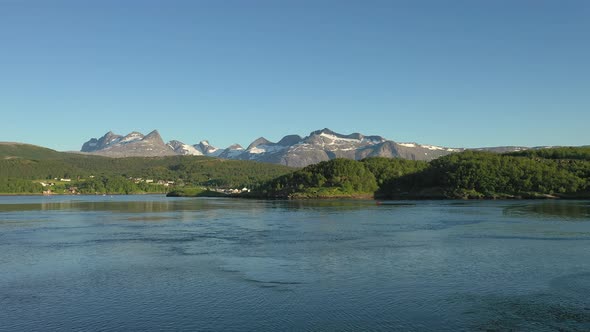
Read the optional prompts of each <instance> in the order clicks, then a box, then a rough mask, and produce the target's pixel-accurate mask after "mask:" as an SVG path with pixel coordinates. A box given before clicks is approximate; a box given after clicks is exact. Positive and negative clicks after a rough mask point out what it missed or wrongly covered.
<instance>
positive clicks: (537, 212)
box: [504, 201, 590, 222]
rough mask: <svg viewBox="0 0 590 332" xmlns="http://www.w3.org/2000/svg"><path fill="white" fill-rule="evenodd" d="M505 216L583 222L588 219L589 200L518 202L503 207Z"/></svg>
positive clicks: (589, 216) (589, 218)
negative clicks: (552, 218) (553, 218)
mask: <svg viewBox="0 0 590 332" xmlns="http://www.w3.org/2000/svg"><path fill="white" fill-rule="evenodd" d="M504 214H505V215H507V216H519V217H523V216H531V217H542V218H551V217H558V219H557V220H563V221H576V222H584V221H590V202H588V201H534V202H527V203H526V204H523V203H519V204H516V205H511V206H508V207H506V208H505V209H504Z"/></svg>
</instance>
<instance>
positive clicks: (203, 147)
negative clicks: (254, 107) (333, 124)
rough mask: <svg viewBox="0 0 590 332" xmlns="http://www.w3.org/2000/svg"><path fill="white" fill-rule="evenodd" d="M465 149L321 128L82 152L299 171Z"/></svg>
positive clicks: (97, 143) (99, 142) (93, 145)
mask: <svg viewBox="0 0 590 332" xmlns="http://www.w3.org/2000/svg"><path fill="white" fill-rule="evenodd" d="M523 149H527V148H525V147H492V148H481V149H476V150H486V151H492V152H508V151H520V150H523ZM464 150H465V149H463V148H448V147H442V146H436V145H423V144H418V143H397V142H394V141H391V140H387V139H385V138H383V137H381V136H365V135H362V134H359V133H354V134H350V135H342V134H338V133H336V132H333V131H331V130H330V129H327V128H325V129H322V130H316V131H314V132H312V133H310V134H309V135H308V136H306V137H301V136H299V135H288V136H285V137H283V138H282V139H281V140H280V141H279V142H276V143H274V142H271V141H269V140H267V139H266V138H264V137H260V138H258V139H256V140H254V142H252V143H250V144H249V145H248V147H247V148H245V149H244V148H243V147H242V146H241V145H239V144H234V145H232V146H230V147H228V148H225V149H222V148H217V147H215V146H213V145H211V144H210V143H209V142H208V141H205V140H203V141H201V142H199V143H198V144H194V145H189V144H185V143H183V142H180V141H176V140H173V141H170V142H168V143H167V144H165V143H164V142H163V141H162V138H161V137H160V135H159V134H158V132H157V131H156V130H154V131H152V132H151V133H150V134H148V135H146V136H143V135H142V134H141V133H138V132H132V133H130V134H128V135H127V136H121V135H116V134H114V133H113V132H110V131H109V132H108V133H106V134H105V135H104V136H102V137H101V138H99V139H96V138H93V139H91V140H89V141H88V142H86V143H84V145H83V146H82V150H81V151H82V152H88V153H94V154H100V155H105V156H111V157H128V156H166V155H197V156H200V155H203V156H209V157H218V158H225V159H239V160H255V161H260V162H268V163H275V164H283V165H287V166H294V167H303V166H307V165H310V164H315V163H318V162H320V161H325V160H330V159H334V158H349V159H357V160H358V159H363V158H367V157H388V158H403V159H413V160H432V159H436V158H438V157H441V156H444V155H447V154H450V153H454V152H460V151H464Z"/></svg>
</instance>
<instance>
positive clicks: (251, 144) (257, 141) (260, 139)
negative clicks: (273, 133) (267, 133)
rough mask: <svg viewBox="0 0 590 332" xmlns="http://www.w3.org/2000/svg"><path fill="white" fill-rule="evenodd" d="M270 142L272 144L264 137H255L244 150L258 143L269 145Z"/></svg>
mask: <svg viewBox="0 0 590 332" xmlns="http://www.w3.org/2000/svg"><path fill="white" fill-rule="evenodd" d="M271 144H274V143H273V142H271V141H269V140H267V139H266V138H264V137H259V138H257V139H255V140H254V142H252V143H250V145H248V148H246V150H250V149H253V148H255V147H257V146H259V145H271Z"/></svg>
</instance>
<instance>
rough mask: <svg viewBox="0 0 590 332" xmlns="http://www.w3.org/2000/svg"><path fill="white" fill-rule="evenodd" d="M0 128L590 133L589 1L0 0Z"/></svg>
mask: <svg viewBox="0 0 590 332" xmlns="http://www.w3.org/2000/svg"><path fill="white" fill-rule="evenodd" d="M0 112H1V119H2V120H1V121H2V122H1V123H2V129H1V131H0V141H19V142H27V143H32V144H38V145H43V146H47V147H50V148H54V149H57V150H78V149H80V147H81V145H82V143H83V142H84V141H86V140H88V139H89V138H91V137H100V136H102V135H103V134H104V133H106V132H107V131H109V130H112V131H114V132H116V133H119V134H127V133H129V132H131V131H134V130H137V131H141V132H143V133H144V134H147V132H149V131H150V130H152V129H158V130H159V131H160V134H161V135H162V137H163V138H164V140H172V139H178V140H181V141H184V142H185V143H191V144H193V143H197V142H198V141H199V140H202V139H208V140H210V142H211V143H212V144H213V145H216V146H221V147H224V146H227V145H230V144H232V143H240V144H242V145H247V144H249V143H250V142H251V141H252V140H254V139H256V138H257V137H258V136H261V135H262V136H265V137H266V138H268V139H270V140H274V141H277V140H279V139H280V138H281V137H282V136H283V135H286V134H300V135H307V134H308V133H309V132H310V131H312V130H316V129H321V128H324V127H328V128H330V129H332V130H334V131H337V132H341V133H352V132H361V133H364V134H376V135H381V136H384V137H386V138H388V139H392V140H395V141H415V142H419V143H428V144H437V145H444V146H466V147H476V146H496V145H525V146H535V145H585V144H590V1H587V0H579V1H569V0H555V1H543V0H529V1H524V0H523V1H520V0H494V1H487V0H481V1H479V0H476V1H473V0H465V1H455V0H445V1H440V0H432V1H420V0H407V1H395V0H385V1H370V0H359V1H342V0H337V1H321V0H310V1H301V0H297V1H295V0H294V1H287V0H278V1H274V0H269V1H256V0H252V1H250V0H248V1H246V0H244V1H237V0H236V1H223V0H211V1H199V0H187V1H168V0H167V1H164V0H162V1H149V0H137V1H133V0H125V1H120V0H96V1H84V0H71V1H61V0H51V1H47V0H38V1H27V0H0Z"/></svg>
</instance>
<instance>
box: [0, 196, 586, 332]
mask: <svg viewBox="0 0 590 332" xmlns="http://www.w3.org/2000/svg"><path fill="white" fill-rule="evenodd" d="M391 203H392V204H391V205H382V206H377V205H376V204H375V203H374V202H371V201H308V202H288V201H251V200H235V199H186V198H165V197H161V196H117V197H109V196H106V197H103V196H97V197H93V196H86V197H84V196H74V197H66V196H63V197H0V330H1V331H50V330H80V331H102V330H109V331H129V330H144V331H150V330H151V331H178V330H188V331H196V330H199V331H211V330H227V331H244V330H249V331H264V330H266V331H281V330H304V331H306V330H309V331H321V330H329V331H336V330H338V331H347V330H350V331H358V330H365V331H368V330H373V331H379V330H383V331H395V330H399V331H462V330H463V331H473V330H475V331H477V330H481V331H506V330H516V331H522V330H535V331H585V330H590V202H584V201H473V202H471V201H470V202H462V201H444V202H441V201H423V202H403V203H395V202H391Z"/></svg>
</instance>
